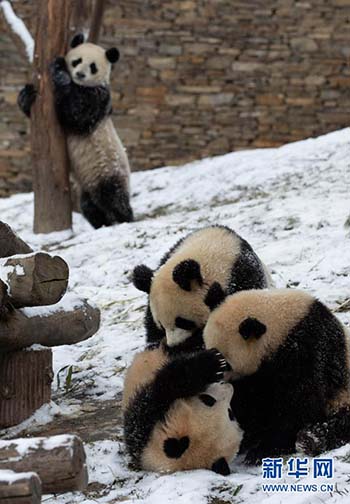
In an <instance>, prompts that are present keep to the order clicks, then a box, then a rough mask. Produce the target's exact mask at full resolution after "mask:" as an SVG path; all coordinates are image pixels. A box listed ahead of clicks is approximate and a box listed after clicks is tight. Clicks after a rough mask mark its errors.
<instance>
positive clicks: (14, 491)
mask: <svg viewBox="0 0 350 504" xmlns="http://www.w3.org/2000/svg"><path fill="white" fill-rule="evenodd" d="M41 495H42V489H41V481H40V478H39V476H38V475H37V474H35V473H33V472H26V473H15V472H13V471H10V470H0V504H40V502H41Z"/></svg>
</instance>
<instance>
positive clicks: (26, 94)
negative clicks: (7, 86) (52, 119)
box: [17, 84, 38, 117]
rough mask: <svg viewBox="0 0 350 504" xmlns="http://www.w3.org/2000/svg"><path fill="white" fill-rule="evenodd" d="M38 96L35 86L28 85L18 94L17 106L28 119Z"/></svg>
mask: <svg viewBox="0 0 350 504" xmlns="http://www.w3.org/2000/svg"><path fill="white" fill-rule="evenodd" d="M37 94H38V93H37V90H36V89H35V87H34V85H33V84H26V85H25V86H24V88H22V89H21V91H20V92H19V94H18V97H17V105H18V106H19V108H20V109H21V110H22V112H23V113H24V114H25V115H26V116H27V117H30V111H31V108H32V106H33V104H34V102H35V99H36V95H37Z"/></svg>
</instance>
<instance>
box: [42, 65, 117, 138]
mask: <svg viewBox="0 0 350 504" xmlns="http://www.w3.org/2000/svg"><path fill="white" fill-rule="evenodd" d="M50 69H51V76H52V80H53V83H54V87H55V105H56V113H57V116H58V119H59V122H60V124H61V125H62V127H63V128H64V130H65V131H66V133H72V134H75V135H89V134H90V133H91V132H92V131H93V130H94V129H95V128H96V127H97V126H98V124H99V123H100V122H101V121H102V119H104V118H105V117H106V116H108V115H109V114H110V113H111V110H112V106H111V97H110V92H109V89H108V88H107V87H105V86H94V87H90V86H80V85H78V84H76V83H75V82H73V80H72V78H71V76H70V74H69V71H68V68H67V64H66V61H65V59H64V58H62V57H59V58H56V59H55V60H54V62H53V63H52V64H51V66H50Z"/></svg>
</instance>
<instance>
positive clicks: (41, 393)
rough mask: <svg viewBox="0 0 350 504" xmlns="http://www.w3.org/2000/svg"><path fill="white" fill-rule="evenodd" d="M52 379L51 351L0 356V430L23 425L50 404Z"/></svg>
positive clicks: (8, 353) (28, 351) (25, 351)
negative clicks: (42, 407) (39, 409)
mask: <svg viewBox="0 0 350 504" xmlns="http://www.w3.org/2000/svg"><path fill="white" fill-rule="evenodd" d="M52 379H53V372H52V350H50V349H42V350H23V351H20V352H6V353H0V429H1V428H4V427H11V426H12V425H17V424H19V423H21V422H23V420H26V419H27V418H28V417H30V415H32V414H33V413H34V412H35V411H36V410H37V409H38V408H40V407H41V406H42V405H43V404H45V403H47V402H49V401H50V400H51V382H52ZM0 468H1V469H5V466H3V467H1V466H0ZM6 468H7V469H10V467H9V466H6Z"/></svg>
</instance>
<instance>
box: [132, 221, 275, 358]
mask: <svg viewBox="0 0 350 504" xmlns="http://www.w3.org/2000/svg"><path fill="white" fill-rule="evenodd" d="M213 282H220V283H221V285H223V286H224V287H225V289H226V290H227V292H228V293H230V294H232V293H233V292H237V291H241V290H247V289H264V288H266V287H270V286H271V285H272V281H271V278H270V275H269V273H268V272H267V270H266V267H265V266H264V265H263V263H262V262H261V261H260V259H259V258H258V256H257V255H256V254H255V252H254V251H253V249H252V247H251V246H250V245H249V243H248V242H246V241H245V240H244V239H243V238H241V237H240V236H239V235H238V234H236V233H235V232H234V231H233V230H231V229H229V228H228V227H225V226H208V227H205V228H203V229H199V230H198V231H195V232H193V233H190V234H189V235H187V236H185V237H184V238H183V239H181V240H180V241H178V242H177V243H176V245H175V246H174V247H172V248H171V249H170V250H169V251H168V252H167V254H166V255H165V256H164V257H163V259H162V260H161V262H160V265H159V268H158V269H157V271H152V270H151V269H150V268H148V267H147V266H145V265H140V266H137V267H136V268H135V269H134V272H133V283H134V285H135V287H136V288H137V289H139V290H141V291H143V292H146V293H148V295H149V296H148V307H147V312H146V318H145V327H146V338H147V341H148V342H157V341H160V340H161V339H163V338H164V337H166V340H167V344H168V346H169V347H171V348H172V349H173V350H176V351H178V350H180V349H181V350H184V349H186V348H187V349H192V350H193V349H195V348H200V347H201V346H202V345H203V340H202V332H203V328H204V326H205V324H206V321H207V319H208V316H209V309H208V307H207V306H206V305H205V303H204V298H205V295H206V293H207V291H208V288H209V286H210V285H211V284H212V283H213Z"/></svg>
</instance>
